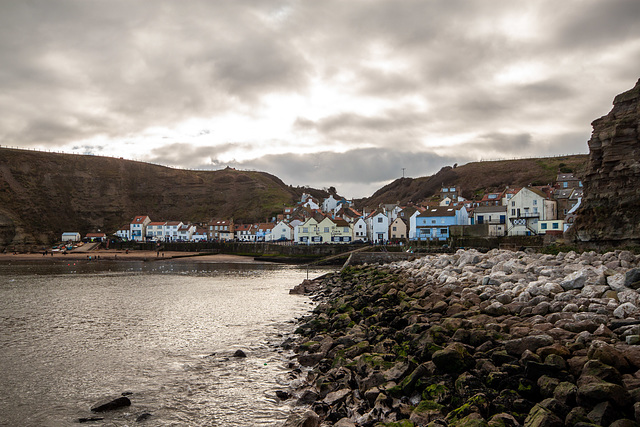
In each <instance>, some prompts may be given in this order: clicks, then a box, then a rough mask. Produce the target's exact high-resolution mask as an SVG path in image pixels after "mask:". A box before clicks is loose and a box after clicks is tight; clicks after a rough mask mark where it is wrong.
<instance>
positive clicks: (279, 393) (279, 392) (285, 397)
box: [276, 390, 291, 400]
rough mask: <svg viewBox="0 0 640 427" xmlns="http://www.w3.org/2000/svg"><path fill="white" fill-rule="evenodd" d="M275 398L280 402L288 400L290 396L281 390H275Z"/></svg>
mask: <svg viewBox="0 0 640 427" xmlns="http://www.w3.org/2000/svg"><path fill="white" fill-rule="evenodd" d="M276 396H277V397H278V399H280V400H288V399H289V398H291V395H290V394H289V393H288V392H286V391H283V390H276Z"/></svg>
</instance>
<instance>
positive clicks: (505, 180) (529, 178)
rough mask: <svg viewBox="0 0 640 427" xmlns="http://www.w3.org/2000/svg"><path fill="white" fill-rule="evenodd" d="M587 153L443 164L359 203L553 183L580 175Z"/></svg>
mask: <svg viewBox="0 0 640 427" xmlns="http://www.w3.org/2000/svg"><path fill="white" fill-rule="evenodd" d="M588 159H589V156H588V155H586V154H585V155H576V156H563V157H549V158H539V159H522V160H501V161H493V162H474V163H468V164H466V165H463V166H458V167H456V168H453V167H444V168H442V169H441V170H440V171H439V172H438V173H436V174H435V175H431V176H428V177H422V178H400V179H397V180H395V181H393V182H392V183H390V184H388V185H386V186H384V187H382V188H381V189H380V190H378V191H376V192H375V193H374V194H373V195H372V196H371V197H369V198H366V199H362V200H359V201H358V205H359V206H377V205H378V204H380V203H396V202H398V201H399V202H400V203H403V204H404V203H407V202H410V201H411V202H415V203H417V202H420V201H423V200H425V199H428V198H430V197H431V196H433V195H434V194H436V193H437V192H439V191H440V188H441V187H442V186H443V185H445V186H454V185H459V186H460V188H461V190H462V196H463V197H465V198H467V199H473V198H474V197H476V196H480V195H482V194H483V193H485V192H491V191H501V190H503V189H504V188H505V187H506V186H507V185H508V186H511V187H524V186H527V185H529V184H531V185H545V184H553V182H554V181H555V179H556V175H557V174H558V173H559V172H574V173H576V174H578V175H581V174H582V173H583V171H584V170H585V167H586V165H587V162H588Z"/></svg>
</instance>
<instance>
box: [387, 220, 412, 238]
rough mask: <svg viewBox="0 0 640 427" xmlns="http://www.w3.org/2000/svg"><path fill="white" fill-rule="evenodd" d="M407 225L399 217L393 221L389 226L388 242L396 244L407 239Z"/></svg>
mask: <svg viewBox="0 0 640 427" xmlns="http://www.w3.org/2000/svg"><path fill="white" fill-rule="evenodd" d="M408 235H409V234H408V233H407V223H406V222H405V221H404V220H403V219H402V218H400V217H398V218H396V219H394V220H393V222H392V223H391V225H390V226H389V240H391V241H395V242H397V241H398V240H404V239H407V238H408Z"/></svg>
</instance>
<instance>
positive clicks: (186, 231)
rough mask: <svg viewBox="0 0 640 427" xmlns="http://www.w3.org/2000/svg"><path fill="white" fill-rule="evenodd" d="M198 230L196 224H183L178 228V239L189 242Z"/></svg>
mask: <svg viewBox="0 0 640 427" xmlns="http://www.w3.org/2000/svg"><path fill="white" fill-rule="evenodd" d="M195 232H196V226H195V225H194V224H186V225H185V224H183V225H182V226H181V227H180V228H178V240H182V241H183V242H188V241H190V240H191V237H192V236H193V233H195Z"/></svg>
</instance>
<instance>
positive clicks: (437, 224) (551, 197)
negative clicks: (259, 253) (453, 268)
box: [62, 173, 583, 245]
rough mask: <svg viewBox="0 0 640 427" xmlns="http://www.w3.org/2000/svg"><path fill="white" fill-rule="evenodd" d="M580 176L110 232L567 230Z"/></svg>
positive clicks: (335, 239)
mask: <svg viewBox="0 0 640 427" xmlns="http://www.w3.org/2000/svg"><path fill="white" fill-rule="evenodd" d="M582 193H583V190H582V181H581V180H580V179H579V178H578V177H576V176H574V174H571V173H560V174H558V175H557V178H556V182H555V183H554V184H553V185H546V186H528V187H522V188H518V187H506V188H505V189H504V190H503V191H502V192H497V193H486V194H483V195H482V197H479V198H478V199H477V200H466V199H465V198H463V197H462V196H461V189H460V187H459V186H455V187H449V186H443V187H442V188H441V189H440V192H439V194H436V195H435V196H434V197H432V198H431V199H429V200H428V201H423V202H421V203H415V204H414V203H409V204H407V205H406V206H401V205H399V204H382V205H379V206H377V207H375V208H369V209H366V208H365V209H362V210H360V211H359V210H357V209H356V208H354V206H353V203H352V202H351V201H347V200H345V199H340V200H338V199H335V198H334V197H333V196H329V197H328V198H326V199H324V200H322V201H320V200H317V199H315V198H314V197H311V196H310V195H308V194H304V195H303V196H302V197H301V199H300V201H299V202H298V203H297V205H296V206H292V207H286V208H284V209H283V212H282V213H281V214H279V215H278V216H277V217H275V218H273V219H272V221H271V222H264V223H251V224H243V223H234V221H233V219H212V220H210V221H209V222H208V223H199V224H192V223H184V222H182V221H179V220H168V221H167V220H163V221H154V220H152V219H151V218H150V217H149V216H147V215H139V216H136V217H135V218H134V219H133V220H132V221H131V222H130V223H129V224H127V225H125V226H123V227H122V228H120V229H119V230H117V231H115V233H113V234H112V235H115V236H117V238H119V239H121V240H122V241H135V242H202V241H240V242H283V243H285V242H286V243H289V244H306V245H312V244H326V243H332V244H349V243H373V244H386V243H404V242H411V241H440V242H446V241H447V240H449V239H450V237H451V236H453V235H458V236H462V235H472V236H476V237H500V236H536V235H544V234H547V235H562V234H563V233H564V232H565V231H567V230H568V229H569V228H570V227H571V225H572V223H573V220H574V219H575V212H576V210H577V209H578V208H579V206H580V202H581V200H582ZM106 238H107V234H105V233H101V232H99V233H88V234H87V235H85V236H81V235H80V233H78V232H66V233H63V235H62V241H72V242H74V241H80V240H84V241H101V240H104V239H106Z"/></svg>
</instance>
